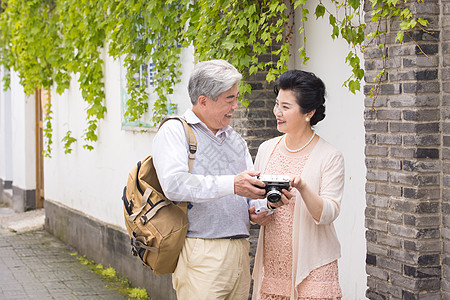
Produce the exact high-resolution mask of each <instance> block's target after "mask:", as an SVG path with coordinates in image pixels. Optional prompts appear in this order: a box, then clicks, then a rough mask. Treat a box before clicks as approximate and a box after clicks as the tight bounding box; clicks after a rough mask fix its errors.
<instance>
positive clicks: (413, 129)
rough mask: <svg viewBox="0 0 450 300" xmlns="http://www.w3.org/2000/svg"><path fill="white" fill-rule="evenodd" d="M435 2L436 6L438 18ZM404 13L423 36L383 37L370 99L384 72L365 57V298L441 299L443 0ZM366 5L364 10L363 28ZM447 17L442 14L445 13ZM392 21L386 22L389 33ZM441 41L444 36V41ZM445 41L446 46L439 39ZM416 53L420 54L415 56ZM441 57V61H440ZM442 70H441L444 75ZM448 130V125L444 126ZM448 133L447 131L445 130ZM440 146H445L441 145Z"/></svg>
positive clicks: (448, 235)
mask: <svg viewBox="0 0 450 300" xmlns="http://www.w3.org/2000/svg"><path fill="white" fill-rule="evenodd" d="M440 3H447V4H446V5H444V6H443V8H442V11H443V14H442V15H441V8H440ZM408 5H410V6H409V7H410V9H411V10H412V11H413V12H415V13H417V14H418V15H419V16H421V17H423V18H425V19H427V20H429V21H430V25H429V26H428V30H429V32H423V31H417V32H414V33H413V34H412V37H413V39H414V40H415V41H417V42H418V44H419V46H420V47H419V46H418V45H416V43H415V42H414V41H413V40H411V38H409V37H408V36H406V35H405V40H404V42H403V43H401V44H399V43H394V38H395V34H394V33H392V31H390V32H389V33H388V35H387V40H386V45H387V47H386V49H385V52H384V54H386V56H387V60H386V62H385V67H386V71H387V72H386V74H385V75H384V76H383V81H382V83H381V86H380V90H379V95H378V97H376V99H373V98H370V97H369V92H370V89H371V88H373V87H375V86H374V84H373V81H372V80H373V78H374V77H375V76H376V75H377V74H378V72H379V71H380V70H381V69H382V68H383V62H382V60H381V58H380V53H381V52H382V51H381V50H379V49H377V48H376V45H370V46H369V47H368V49H367V52H366V53H365V54H364V56H365V69H366V78H365V80H366V83H367V84H366V86H365V94H366V100H365V106H366V110H365V129H366V148H365V154H366V166H367V175H366V178H367V185H366V204H367V207H366V211H365V215H366V228H367V231H366V241H367V256H366V272H367V275H368V277H367V286H368V289H367V292H366V296H367V297H368V298H369V299H441V298H442V299H447V298H448V297H449V296H450V294H447V291H449V289H450V286H449V284H448V283H449V279H450V273H449V272H448V271H449V269H448V264H449V261H448V258H447V257H448V254H446V252H449V251H448V250H450V244H449V243H448V242H449V239H450V231H449V227H450V222H449V221H450V219H448V218H449V215H448V214H449V213H450V209H449V208H450V207H449V206H448V200H450V197H448V196H446V194H448V195H449V196H450V194H449V193H448V192H447V187H448V186H450V180H448V179H449V178H450V177H449V176H448V174H450V168H449V167H450V164H448V162H447V161H446V160H447V159H448V158H450V152H449V149H447V148H446V147H447V146H448V145H450V140H448V136H446V135H445V134H446V131H447V134H450V126H448V125H446V120H447V119H448V115H449V112H450V111H449V110H448V104H450V102H449V101H448V100H450V98H448V100H446V93H448V92H450V88H449V87H450V86H448V87H447V91H446V90H445V89H446V82H445V76H447V79H450V76H449V74H450V73H449V74H448V75H445V74H446V67H445V66H446V65H448V63H446V62H445V61H446V60H448V58H444V57H445V56H447V57H448V55H449V53H450V49H449V48H448V40H449V37H450V35H449V34H448V33H447V34H446V31H445V26H446V25H447V24H449V21H450V17H449V13H450V9H449V6H448V5H449V2H448V1H427V0H426V1H425V3H417V2H414V1H413V2H412V4H411V3H410V4H408ZM370 10H371V7H370V5H368V4H366V6H365V12H366V16H365V18H366V23H367V24H368V30H373V29H374V28H375V27H374V26H376V25H375V24H373V23H371V21H370V17H371V12H370ZM446 12H447V13H446ZM398 25H399V24H398V23H397V22H392V23H385V24H382V27H383V26H384V27H385V28H386V27H389V28H390V29H391V30H392V29H396V28H398ZM446 36H447V37H446ZM446 39H447V42H446V41H445V40H446ZM420 49H423V51H424V52H425V53H426V55H424V54H422V53H421V51H420ZM440 54H442V55H440ZM447 72H448V71H447ZM449 124H450V123H449ZM446 127H448V128H446ZM446 142H447V144H446Z"/></svg>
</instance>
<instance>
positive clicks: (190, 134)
mask: <svg viewBox="0 0 450 300" xmlns="http://www.w3.org/2000/svg"><path fill="white" fill-rule="evenodd" d="M170 119H177V120H179V121H180V122H181V124H183V127H184V132H185V133H186V140H187V143H188V146H189V161H188V167H189V173H192V167H193V165H194V160H195V153H196V152H197V138H196V137H195V134H194V131H193V130H192V128H191V126H190V125H189V124H188V123H187V122H186V120H185V119H183V118H182V117H167V118H165V119H164V120H163V121H162V122H161V124H159V127H158V129H159V128H161V126H162V125H163V124H164V123H166V122H167V121H168V120H170ZM188 206H192V204H191V203H188V202H184V201H183V202H180V203H179V204H178V207H179V208H181V209H182V210H183V212H184V213H186V214H187V210H188Z"/></svg>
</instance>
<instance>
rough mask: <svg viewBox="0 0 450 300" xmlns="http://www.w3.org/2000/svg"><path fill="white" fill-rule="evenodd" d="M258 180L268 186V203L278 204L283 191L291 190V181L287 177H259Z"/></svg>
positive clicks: (266, 188)
mask: <svg viewBox="0 0 450 300" xmlns="http://www.w3.org/2000/svg"><path fill="white" fill-rule="evenodd" d="M258 179H259V180H261V181H262V182H264V183H265V184H266V187H265V190H266V197H267V201H269V202H271V203H277V202H278V201H280V200H281V195H282V192H281V190H283V189H285V190H289V187H290V186H291V179H290V178H289V176H285V175H263V174H261V175H259V176H258Z"/></svg>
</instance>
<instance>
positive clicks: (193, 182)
mask: <svg viewBox="0 0 450 300" xmlns="http://www.w3.org/2000/svg"><path fill="white" fill-rule="evenodd" d="M183 118H184V119H185V120H186V121H187V123H188V124H190V125H191V126H193V127H195V128H196V129H197V130H201V131H203V132H206V133H207V134H208V136H209V137H210V138H211V139H217V140H218V141H221V140H223V139H225V138H226V137H227V136H228V135H229V134H230V133H232V132H233V129H232V128H231V127H230V126H227V127H225V128H222V129H220V130H219V131H218V132H217V133H216V134H215V135H214V134H213V133H212V131H211V130H210V129H208V127H207V126H206V125H205V124H204V123H203V122H202V121H201V120H200V119H199V118H198V117H197V116H196V115H195V113H194V112H193V111H192V110H190V109H189V110H187V111H186V112H185V113H184V114H183ZM194 131H195V130H194ZM153 161H154V165H155V169H156V172H157V174H158V179H159V181H160V183H161V187H162V189H163V191H164V193H165V195H166V196H167V198H169V199H170V200H172V201H189V202H192V203H196V202H197V203H201V202H208V201H211V200H216V199H218V198H222V197H225V196H228V195H234V177H235V175H237V174H224V175H207V176H205V175H202V174H190V173H189V168H188V145H187V141H186V134H185V132H184V128H183V126H182V124H181V123H180V122H179V121H178V120H170V121H168V122H166V123H164V125H163V126H162V127H161V128H160V129H159V131H158V133H157V134H156V136H155V138H154V140H153ZM245 164H246V167H247V170H253V169H254V168H253V162H252V158H251V155H250V153H249V152H248V150H247V151H245ZM194 166H195V160H194ZM194 168H195V167H194Z"/></svg>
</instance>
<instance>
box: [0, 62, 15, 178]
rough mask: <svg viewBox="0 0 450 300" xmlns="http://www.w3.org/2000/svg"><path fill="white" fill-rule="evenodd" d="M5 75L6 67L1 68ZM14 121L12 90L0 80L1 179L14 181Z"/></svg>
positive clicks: (2, 75) (1, 76)
mask: <svg viewBox="0 0 450 300" xmlns="http://www.w3.org/2000/svg"><path fill="white" fill-rule="evenodd" d="M4 76H5V71H4V68H3V67H2V68H0V78H3V77H4ZM11 143H12V123H11V90H10V89H8V90H6V91H5V90H4V83H3V80H0V179H2V180H3V181H12V179H13V178H12V144H11Z"/></svg>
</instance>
